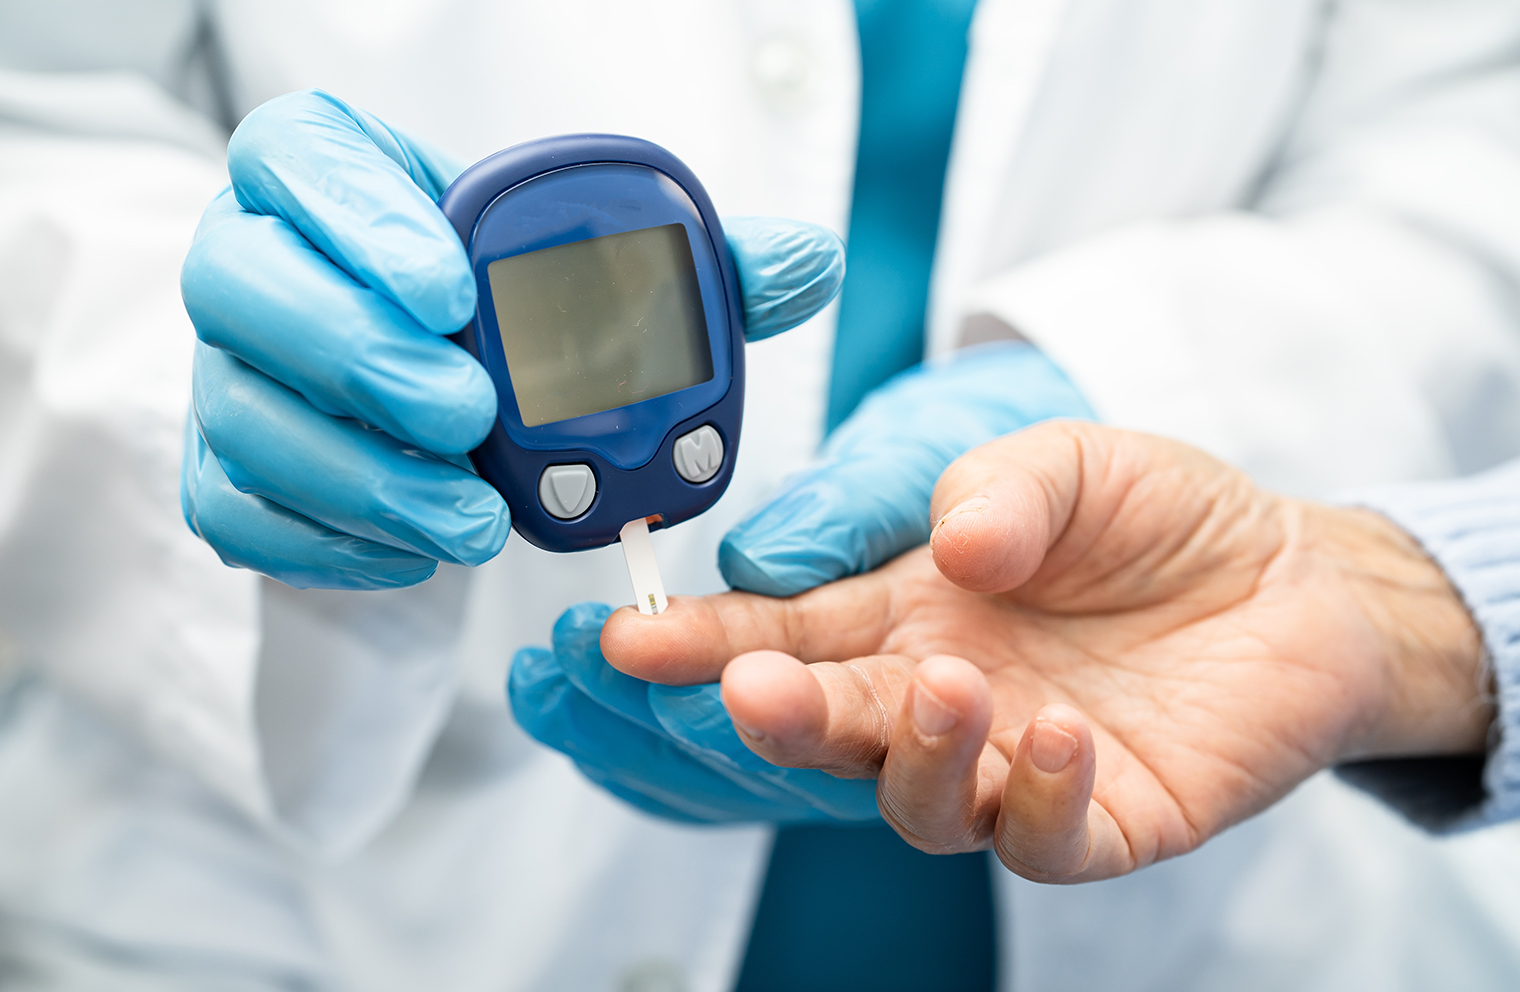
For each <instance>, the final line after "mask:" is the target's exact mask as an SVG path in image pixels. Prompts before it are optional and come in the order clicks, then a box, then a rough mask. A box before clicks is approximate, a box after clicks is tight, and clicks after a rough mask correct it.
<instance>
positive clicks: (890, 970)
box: [737, 0, 997, 992]
mask: <svg viewBox="0 0 1520 992" xmlns="http://www.w3.org/2000/svg"><path fill="white" fill-rule="evenodd" d="M974 6H975V0H855V10H856V17H857V20H858V22H859V27H860V51H861V75H862V81H861V113H860V122H861V123H860V147H859V152H858V155H857V159H856V166H855V192H854V199H853V202H852V206H851V213H850V231H849V237H848V239H847V244H848V248H847V255H846V268H845V280H844V288H843V290H842V291H841V295H840V312H839V331H838V340H837V344H836V345H835V352H834V370H833V378H832V380H831V388H830V391H829V406H828V425H827V426H828V428H829V429H831V430H832V429H833V428H834V427H836V426H837V425H838V424H839V423H840V422H841V421H842V420H844V419H845V418H846V417H847V416H849V414H850V411H852V410H854V409H855V406H856V405H857V404H858V403H859V402H860V400H861V399H862V397H864V396H865V395H866V393H868V392H870V391H871V390H872V389H874V388H876V387H877V386H878V385H880V384H881V383H882V382H884V381H886V380H887V379H889V378H890V377H891V376H893V375H895V374H896V373H898V372H901V371H903V370H904V369H907V368H910V367H911V366H913V365H916V364H917V363H918V362H919V361H921V360H922V359H923V352H924V322H925V309H926V306H927V303H928V297H929V269H930V266H931V263H932V262H933V258H934V244H935V238H936V236H937V234H938V228H939V212H940V199H941V194H942V192H943V189H944V184H945V165H946V162H947V160H948V159H949V154H950V136H951V132H952V130H953V128H954V122H955V109H956V104H957V102H958V100H959V98H960V85H961V70H962V67H963V66H964V64H965V60H966V35H967V31H968V29H969V27H970V24H971V13H972V8H973V7H974ZM990 870H991V866H990V863H989V859H988V857H987V855H986V854H985V853H979V854H963V855H955V856H949V857H945V856H939V857H936V856H932V855H928V854H923V853H921V852H919V851H917V850H914V849H913V848H912V847H909V846H908V845H907V844H906V843H904V842H903V841H902V840H901V839H900V838H899V837H898V836H897V835H896V834H895V833H893V832H892V830H891V829H890V828H888V827H886V826H884V825H875V826H865V827H861V826H853V827H852V826H831V825H817V826H801V827H788V828H783V829H781V830H780V831H778V832H777V837H776V846H775V848H774V849H773V850H772V853H771V863H770V868H769V871H768V872H767V874H766V880H765V886H764V888H763V889H762V891H761V896H760V904H759V906H758V908H757V910H756V913H755V923H754V927H753V929H752V931H751V934H750V942H749V947H748V950H747V952H746V954H745V958H744V964H743V967H742V968H741V971H740V975H739V981H738V985H737V988H738V992H815V990H816V992H856V990H860V992H939V990H946V992H952V990H953V992H991V990H992V989H993V988H994V986H995V984H996V971H997V967H996V963H997V962H996V959H997V935H996V929H995V926H994V918H993V902H992V891H991V877H990V874H989V872H990Z"/></svg>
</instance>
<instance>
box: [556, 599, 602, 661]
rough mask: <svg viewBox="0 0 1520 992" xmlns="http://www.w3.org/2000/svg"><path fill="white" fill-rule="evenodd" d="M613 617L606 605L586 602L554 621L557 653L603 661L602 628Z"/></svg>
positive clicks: (570, 609) (576, 605) (578, 604)
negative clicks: (601, 659)
mask: <svg viewBox="0 0 1520 992" xmlns="http://www.w3.org/2000/svg"><path fill="white" fill-rule="evenodd" d="M611 615H612V607H610V606H608V605H607V604H606V603H595V602H585V603H576V604H575V605H574V606H572V607H570V608H569V609H567V610H566V611H565V612H564V613H561V614H560V616H559V619H558V620H556V621H554V633H553V640H554V651H555V653H556V654H560V655H563V656H565V657H575V658H585V657H595V658H598V659H600V658H601V654H602V624H603V623H604V622H605V621H606V619H607V618H608V617H609V616H611Z"/></svg>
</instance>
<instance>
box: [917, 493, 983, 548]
mask: <svg viewBox="0 0 1520 992" xmlns="http://www.w3.org/2000/svg"><path fill="white" fill-rule="evenodd" d="M991 502H992V500H990V499H988V498H987V497H986V496H973V497H971V498H970V499H967V500H962V501H961V502H959V503H957V504H955V505H954V506H953V507H951V508H950V509H949V510H948V511H947V512H946V513H945V515H944V516H942V517H940V518H939V521H938V522H937V523H936V524H935V525H934V529H935V530H936V531H937V530H939V529H940V528H941V527H943V526H945V523H946V521H948V520H949V519H950V518H951V517H953V516H956V515H958V514H961V513H981V512H982V511H983V510H985V509H987V504H989V503H991ZM930 539H931V540H932V539H933V537H932V535H931V538H930Z"/></svg>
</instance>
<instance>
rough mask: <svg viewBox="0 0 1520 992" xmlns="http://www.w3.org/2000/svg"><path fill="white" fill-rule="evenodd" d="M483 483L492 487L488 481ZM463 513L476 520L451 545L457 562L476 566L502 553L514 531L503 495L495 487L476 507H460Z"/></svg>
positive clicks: (509, 511) (471, 566)
mask: <svg viewBox="0 0 1520 992" xmlns="http://www.w3.org/2000/svg"><path fill="white" fill-rule="evenodd" d="M482 485H485V486H486V487H487V488H490V486H489V485H488V484H486V483H482ZM461 513H462V514H463V515H465V516H466V517H471V518H474V520H475V522H476V523H475V526H474V527H473V528H471V529H468V530H466V531H465V532H464V533H463V534H461V535H459V536H457V537H456V538H455V540H454V541H453V542H452V543H451V544H450V545H449V550H450V551H451V552H452V553H453V557H454V561H455V562H456V563H457V564H460V565H467V566H469V567H470V568H476V567H478V566H480V565H484V564H485V563H486V562H488V561H490V560H491V559H492V558H495V557H496V556H497V555H499V554H501V549H502V548H504V547H506V544H507V538H508V537H510V536H511V534H512V511H511V510H509V509H508V508H507V502H506V500H504V499H502V498H501V494H500V493H498V492H497V491H496V490H495V489H494V488H492V489H491V492H490V494H489V495H485V496H482V497H481V499H480V500H479V504H478V505H477V506H474V507H469V508H461Z"/></svg>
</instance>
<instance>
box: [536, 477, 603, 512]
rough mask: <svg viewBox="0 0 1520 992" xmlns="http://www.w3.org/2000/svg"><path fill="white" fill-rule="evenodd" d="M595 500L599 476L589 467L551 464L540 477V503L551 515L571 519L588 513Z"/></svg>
mask: <svg viewBox="0 0 1520 992" xmlns="http://www.w3.org/2000/svg"><path fill="white" fill-rule="evenodd" d="M594 499H596V476H595V475H593V474H592V472H591V466H590V465H550V466H549V467H548V468H546V469H544V474H543V475H541V476H539V477H538V501H539V502H540V503H542V504H543V505H544V509H545V510H548V511H549V516H551V517H558V518H559V519H561V520H569V519H570V518H571V517H578V516H580V515H581V514H582V513H585V512H586V510H587V509H589V508H590V506H591V501H592V500H594Z"/></svg>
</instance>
